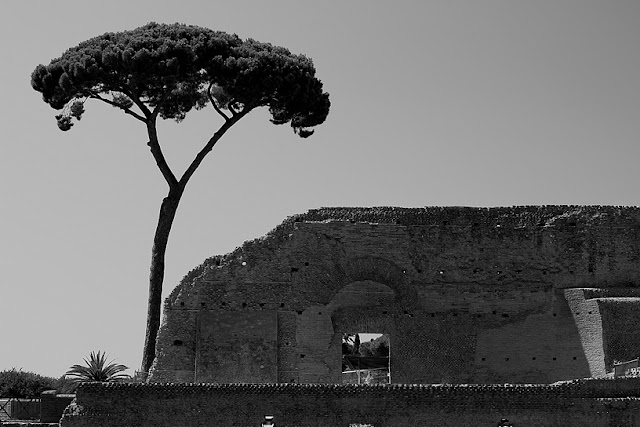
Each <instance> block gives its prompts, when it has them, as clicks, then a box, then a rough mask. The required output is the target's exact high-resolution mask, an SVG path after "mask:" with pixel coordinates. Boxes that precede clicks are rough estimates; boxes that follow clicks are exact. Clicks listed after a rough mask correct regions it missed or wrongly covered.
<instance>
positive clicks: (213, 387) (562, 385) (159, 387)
mask: <svg viewBox="0 0 640 427" xmlns="http://www.w3.org/2000/svg"><path fill="white" fill-rule="evenodd" d="M103 392H107V393H108V392H116V393H118V392H124V393H126V394H156V393H157V394H169V395H171V394H177V393H179V394H217V395H220V394H223V395H224V394H238V393H242V394H313V395H316V394H318V395H321V394H332V395H336V396H340V395H353V394H380V393H392V394H395V393H409V394H411V395H414V396H416V397H418V396H420V395H424V396H431V397H438V396H442V397H446V396H450V395H459V394H464V395H467V396H469V395H473V394H480V395H481V394H487V393H490V394H500V395H508V396H514V395H519V396H523V395H525V396H531V397H533V396H535V395H547V396H556V397H564V398H579V397H592V398H620V397H640V378H616V379H582V380H572V381H563V382H558V383H554V384H376V385H365V384H360V385H358V384H292V383H283V384H212V383H115V382H114V383H83V384H81V385H80V386H79V387H78V389H77V393H78V395H82V394H84V393H89V394H94V393H103Z"/></svg>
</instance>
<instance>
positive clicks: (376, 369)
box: [342, 332, 391, 384]
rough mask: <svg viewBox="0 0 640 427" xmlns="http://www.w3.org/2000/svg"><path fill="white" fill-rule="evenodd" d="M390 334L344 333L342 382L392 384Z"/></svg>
mask: <svg viewBox="0 0 640 427" xmlns="http://www.w3.org/2000/svg"><path fill="white" fill-rule="evenodd" d="M390 347H391V346H390V340H389V335H388V334H380V333H364V332H362V333H345V334H342V383H343V384H390V383H391V371H390V364H389V360H390V356H391V348H390Z"/></svg>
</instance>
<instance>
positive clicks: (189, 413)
mask: <svg viewBox="0 0 640 427" xmlns="http://www.w3.org/2000/svg"><path fill="white" fill-rule="evenodd" d="M265 415H273V416H274V421H275V424H276V425H277V426H278V427H287V426H300V427H305V426H309V427H311V426H314V427H315V426H318V427H319V426H332V427H334V426H344V427H347V426H349V425H350V424H355V423H361V424H372V425H373V426H375V427H396V426H397V427H404V426H422V425H438V426H452V427H453V426H456V427H464V426H469V427H471V426H473V427H482V426H487V427H488V426H491V427H495V426H496V425H498V423H499V421H500V420H501V419H503V418H506V419H508V420H509V421H510V422H511V423H512V424H513V425H514V426H517V427H526V426H549V427H552V426H558V427H559V426H562V427H567V426H576V427H577V426H581V427H582V426H586V425H588V426H603V427H604V426H636V425H638V422H640V379H638V378H625V379H616V380H579V381H571V382H563V383H557V384H552V385H537V384H521V385H342V384H341V385H327V384H255V385H253V384H98V383H96V384H83V385H81V386H80V387H79V388H78V390H77V398H76V402H75V403H74V404H72V405H71V406H70V407H69V408H67V409H66V410H65V414H64V416H63V418H62V420H61V426H62V427H75V426H83V427H91V426H94V427H116V426H133V425H135V426H149V427H151V426H154V427H164V426H166V427H170V426H171V427H174V426H178V425H179V426H185V427H186V426H201V425H228V426H230V425H233V426H259V425H260V423H261V421H262V420H263V419H264V416H265Z"/></svg>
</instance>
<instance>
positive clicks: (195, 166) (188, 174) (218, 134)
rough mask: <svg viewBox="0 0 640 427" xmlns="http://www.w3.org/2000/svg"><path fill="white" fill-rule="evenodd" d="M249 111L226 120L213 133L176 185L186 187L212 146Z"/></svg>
mask: <svg viewBox="0 0 640 427" xmlns="http://www.w3.org/2000/svg"><path fill="white" fill-rule="evenodd" d="M249 111H251V110H250V109H247V110H246V111H245V110H243V111H241V112H240V113H238V114H236V115H234V116H233V117H231V118H230V119H227V120H226V121H225V122H224V123H223V124H222V126H220V128H219V129H218V130H217V131H216V133H214V134H213V136H212V137H211V138H210V139H209V141H207V143H206V144H205V146H204V147H203V148H202V150H200V152H199V153H198V154H197V155H196V157H195V158H194V159H193V162H191V164H190V165H189V167H188V168H187V170H185V171H184V174H183V175H182V178H180V182H179V183H178V184H179V185H180V187H181V188H184V187H185V186H186V185H187V182H189V179H191V176H192V175H193V174H194V172H195V171H196V169H198V166H200V163H202V161H203V160H204V158H205V157H206V155H207V154H209V152H210V151H211V150H212V149H213V146H214V145H216V143H217V142H218V140H219V139H220V138H222V135H224V134H225V132H226V131H228V130H229V128H231V126H233V125H234V124H236V122H238V121H239V120H240V119H241V118H243V117H244V116H245V115H247V114H248V113H249Z"/></svg>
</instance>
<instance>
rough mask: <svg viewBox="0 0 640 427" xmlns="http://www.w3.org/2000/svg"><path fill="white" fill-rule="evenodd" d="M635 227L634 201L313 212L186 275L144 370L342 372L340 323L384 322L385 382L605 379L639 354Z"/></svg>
mask: <svg viewBox="0 0 640 427" xmlns="http://www.w3.org/2000/svg"><path fill="white" fill-rule="evenodd" d="M638 237H640V209H638V208H635V207H612V206H541V207H513V208H456V207H452V208H323V209H317V210H311V211H309V212H307V213H305V214H301V215H297V216H294V217H291V218H288V219H287V220H285V221H284V222H283V223H282V224H281V225H280V226H278V227H276V229H274V230H273V231H272V232H270V233H269V234H267V235H266V236H264V237H262V238H260V239H257V240H253V241H249V242H246V243H245V244H244V245H242V246H241V247H239V248H238V249H236V250H235V251H234V252H232V253H230V254H227V255H224V256H215V257H212V258H210V259H208V260H206V261H205V262H204V263H203V264H202V265H200V266H199V267H197V268H196V269H194V270H193V271H191V272H190V273H189V274H187V276H185V278H184V279H183V280H182V282H181V283H180V284H179V285H178V286H177V287H176V288H175V289H174V291H173V292H172V294H171V295H170V296H169V297H168V298H167V300H166V301H165V306H164V318H163V323H162V326H161V330H160V334H159V337H158V342H157V344H158V345H157V354H156V360H155V362H154V366H153V368H152V372H151V379H150V380H151V381H158V382H165V381H167V382H196V383H197V382H214V383H216V382H217V383H227V382H230V381H232V380H233V379H234V378H235V379H236V381H241V382H247V383H340V382H341V372H340V371H341V363H340V357H341V351H340V340H341V334H342V333H344V332H349V333H353V332H370V333H386V334H389V335H390V342H391V368H390V369H391V376H392V382H393V383H398V384H416V383H422V384H430V383H454V384H456V383H458V384H463V383H477V384H490V383H552V382H555V381H560V380H568V379H573V378H584V377H603V376H605V375H606V374H607V372H609V371H611V369H612V365H613V362H614V361H618V360H626V359H629V358H634V357H637V356H638V355H639V354H638V353H639V352H640V337H639V336H638V333H637V332H636V327H635V325H637V324H638V321H639V320H640V310H638V308H640V307H639V306H638V304H639V302H640V288H639V287H638V285H639V284H640V280H639V278H640V267H639V264H638V261H639V259H640V240H639V239H638ZM250 325H253V326H250Z"/></svg>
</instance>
